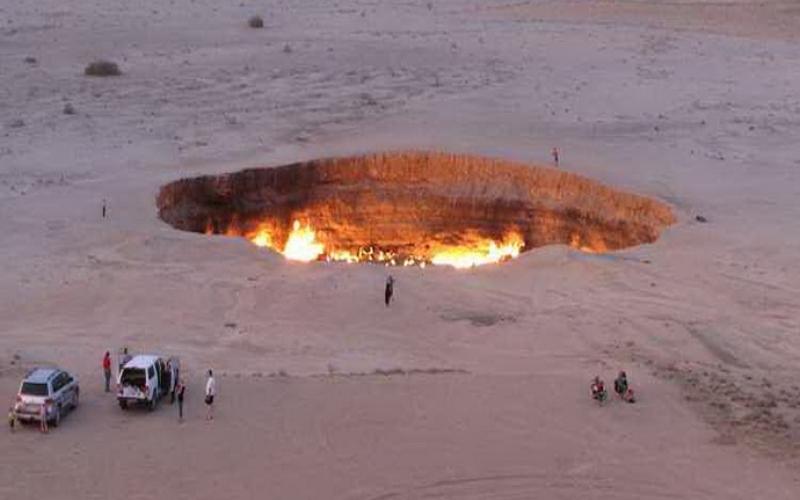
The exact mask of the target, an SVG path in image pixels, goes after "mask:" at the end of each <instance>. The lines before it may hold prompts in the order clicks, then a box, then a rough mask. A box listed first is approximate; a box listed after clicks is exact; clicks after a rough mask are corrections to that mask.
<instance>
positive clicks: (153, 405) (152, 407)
mask: <svg viewBox="0 0 800 500" xmlns="http://www.w3.org/2000/svg"><path fill="white" fill-rule="evenodd" d="M156 396H158V394H153V399H151V400H150V404H149V405H148V406H147V409H148V410H150V411H153V410H155V409H156V405H157V404H158V399H156Z"/></svg>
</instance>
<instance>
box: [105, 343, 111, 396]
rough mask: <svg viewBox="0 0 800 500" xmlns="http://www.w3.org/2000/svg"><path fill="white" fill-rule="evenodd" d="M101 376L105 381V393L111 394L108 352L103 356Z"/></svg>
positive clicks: (109, 355)
mask: <svg viewBox="0 0 800 500" xmlns="http://www.w3.org/2000/svg"><path fill="white" fill-rule="evenodd" d="M103 376H104V377H105V379H106V392H111V353H110V352H108V351H106V354H105V356H103Z"/></svg>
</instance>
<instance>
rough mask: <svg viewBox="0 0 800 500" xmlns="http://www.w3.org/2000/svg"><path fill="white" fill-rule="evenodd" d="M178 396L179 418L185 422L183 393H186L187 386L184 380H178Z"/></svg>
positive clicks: (176, 390) (176, 389)
mask: <svg viewBox="0 0 800 500" xmlns="http://www.w3.org/2000/svg"><path fill="white" fill-rule="evenodd" d="M175 392H176V393H177V396H178V420H180V421H181V422H183V395H184V394H185V393H186V386H185V385H184V384H183V381H182V380H178V387H176V388H175Z"/></svg>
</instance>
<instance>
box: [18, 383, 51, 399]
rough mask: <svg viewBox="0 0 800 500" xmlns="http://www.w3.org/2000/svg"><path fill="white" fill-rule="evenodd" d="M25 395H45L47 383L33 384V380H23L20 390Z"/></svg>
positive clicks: (46, 393)
mask: <svg viewBox="0 0 800 500" xmlns="http://www.w3.org/2000/svg"><path fill="white" fill-rule="evenodd" d="M19 392H21V393H22V394H25V395H26V396H47V395H48V391H47V384H35V383H33V382H23V383H22V389H20V391H19Z"/></svg>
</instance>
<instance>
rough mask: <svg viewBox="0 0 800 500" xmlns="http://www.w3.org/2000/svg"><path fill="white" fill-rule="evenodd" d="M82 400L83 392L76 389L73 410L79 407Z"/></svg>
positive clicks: (73, 397)
mask: <svg viewBox="0 0 800 500" xmlns="http://www.w3.org/2000/svg"><path fill="white" fill-rule="evenodd" d="M80 399H81V391H79V390H77V389H76V390H75V394H74V395H73V396H72V409H73V410H74V409H75V408H77V407H78V403H79V402H80Z"/></svg>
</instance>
